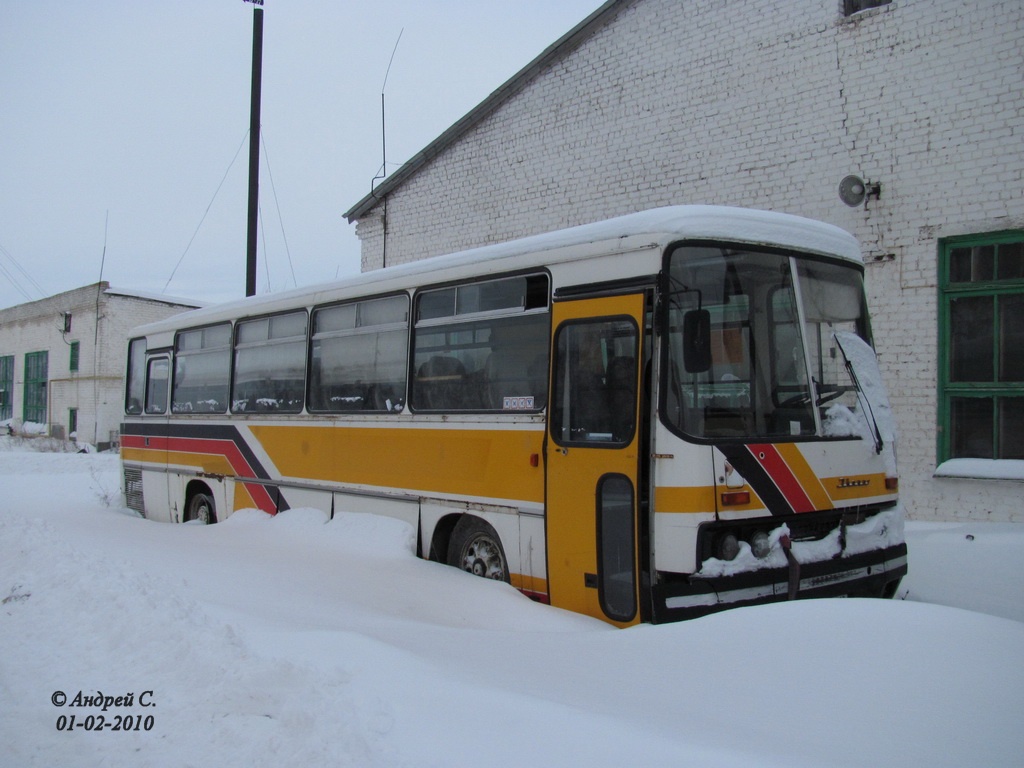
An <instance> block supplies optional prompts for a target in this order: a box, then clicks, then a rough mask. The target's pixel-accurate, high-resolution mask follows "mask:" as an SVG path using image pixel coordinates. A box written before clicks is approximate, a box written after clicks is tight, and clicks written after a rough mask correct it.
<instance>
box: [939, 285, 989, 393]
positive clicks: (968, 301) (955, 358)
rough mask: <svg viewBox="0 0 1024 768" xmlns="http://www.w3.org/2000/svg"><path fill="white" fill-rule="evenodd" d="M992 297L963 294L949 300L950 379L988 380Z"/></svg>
mask: <svg viewBox="0 0 1024 768" xmlns="http://www.w3.org/2000/svg"><path fill="white" fill-rule="evenodd" d="M993 321H994V318H993V300H992V297H991V296H965V297H961V298H954V299H953V300H952V301H951V302H950V313H949V322H950V337H951V338H950V353H949V362H950V377H949V378H950V381H992V380H993V378H994V377H993V369H992V342H993V339H992V334H993V327H992V326H993Z"/></svg>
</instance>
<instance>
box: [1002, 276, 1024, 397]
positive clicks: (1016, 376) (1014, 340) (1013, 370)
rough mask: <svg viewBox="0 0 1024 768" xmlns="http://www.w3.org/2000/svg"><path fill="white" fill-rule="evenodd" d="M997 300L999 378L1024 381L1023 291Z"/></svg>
mask: <svg viewBox="0 0 1024 768" xmlns="http://www.w3.org/2000/svg"><path fill="white" fill-rule="evenodd" d="M998 301H999V380H1000V381H1024V293H1021V294H1017V295H1015V296H1000V297H999V299H998Z"/></svg>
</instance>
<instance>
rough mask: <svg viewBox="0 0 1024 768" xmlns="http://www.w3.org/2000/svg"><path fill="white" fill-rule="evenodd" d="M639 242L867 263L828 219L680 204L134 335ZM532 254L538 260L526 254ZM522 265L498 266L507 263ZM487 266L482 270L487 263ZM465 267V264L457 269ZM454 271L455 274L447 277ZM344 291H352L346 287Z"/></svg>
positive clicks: (165, 323) (196, 313)
mask: <svg viewBox="0 0 1024 768" xmlns="http://www.w3.org/2000/svg"><path fill="white" fill-rule="evenodd" d="M638 238H639V239H640V240H642V241H644V244H645V245H647V246H657V247H661V248H663V247H664V246H666V245H668V244H669V243H672V242H675V241H678V240H724V241H728V242H734V243H742V244H749V245H771V246H776V247H783V248H791V249H794V250H798V251H805V252H807V253H812V254H817V255H822V256H830V257H832V258H839V259H843V260H847V261H850V262H852V263H855V264H862V263H863V260H862V257H861V252H860V245H859V244H858V242H857V240H856V239H855V238H854V237H853V236H852V235H850V234H849V233H848V232H846V231H844V230H842V229H840V228H839V227H836V226H833V225H831V224H825V223H823V222H820V221H815V220H812V219H806V218H803V217H801V216H794V215H791V214H786V213H776V212H772V211H760V210H752V209H747V208H730V207H724V206H711V205H678V206H668V207H664V208H653V209H650V210H647V211H640V212H638V213H631V214H627V215H625V216H619V217H616V218H613V219H607V220H605V221H598V222H594V223H591V224H582V225H580V226H576V227H571V228H568V229H560V230H555V231H553V232H547V233H544V234H540V235H531V236H529V237H524V238H521V239H518V240H510V241H507V242H503V243H496V244H494V245H486V246H482V247H479V248H473V249H470V250H466V251H458V252H455V253H450V254H447V255H443V256H433V257H430V258H426V259H420V260H418V261H413V262H409V263H406V264H401V265H397V266H393V267H386V268H384V269H378V270H373V271H370V272H363V273H361V274H359V275H355V276H352V277H348V278H342V279H339V280H337V281H334V282H332V283H324V284H321V285H313V286H307V287H304V288H297V289H292V290H290V291H282V292H280V293H275V294H272V295H268V296H257V297H249V298H246V299H238V300H235V301H231V302H227V303H224V304H219V305H216V306H210V307H205V308H202V309H197V310H193V311H191V312H185V313H182V314H180V315H176V316H173V317H170V318H167V319H165V320H161V321H158V322H155V323H151V324H149V325H145V326H142V327H140V328H138V329H136V330H135V331H134V332H133V334H132V335H133V336H138V335H144V334H149V333H159V332H162V331H168V330H173V329H176V328H182V327H188V326H197V325H204V324H207V323H213V322H218V321H221V320H224V319H228V318H233V317H245V316H254V315H261V314H269V313H272V312H277V311H282V310H284V309H287V308H289V307H298V306H307V305H312V304H320V303H324V302H326V301H331V300H339V298H344V297H339V296H338V295H337V294H339V292H343V293H346V294H347V293H349V292H350V291H352V292H353V294H352V295H357V294H358V293H365V292H368V291H370V290H373V289H374V288H376V290H380V291H387V290H402V289H407V288H414V287H418V286H419V285H421V284H422V283H423V282H424V280H423V278H424V276H425V275H429V276H430V278H429V280H428V281H427V282H431V283H433V282H438V281H443V280H446V279H458V278H460V277H463V276H465V275H464V274H461V273H463V272H464V271H465V270H466V269H467V268H476V271H478V272H480V274H481V275H482V274H487V273H491V272H498V271H501V270H505V269H509V270H512V269H518V268H531V267H537V266H541V265H554V264H557V263H560V262H564V261H572V260H577V259H579V258H581V257H582V256H583V255H585V254H581V252H580V249H581V248H583V249H584V250H588V249H587V246H595V245H597V246H603V247H598V248H597V249H595V250H597V251H598V252H600V253H601V254H607V253H609V252H610V251H612V250H614V247H615V246H616V244H620V243H621V244H622V246H623V247H624V250H630V249H633V248H636V247H638V245H637V243H638V240H637V239H638ZM531 254H533V255H535V258H532V259H531V258H528V257H529V256H530V255H531ZM517 258H518V259H520V261H519V262H515V263H514V264H513V263H511V262H510V263H509V264H508V265H501V264H498V263H497V262H500V261H503V260H514V259H517ZM485 263H486V264H488V265H489V268H488V269H485V270H479V267H480V266H481V265H482V264H485ZM460 268H461V269H460ZM449 273H450V274H449ZM344 289H347V290H344Z"/></svg>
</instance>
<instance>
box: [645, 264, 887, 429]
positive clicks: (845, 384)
mask: <svg viewBox="0 0 1024 768" xmlns="http://www.w3.org/2000/svg"><path fill="white" fill-rule="evenodd" d="M667 275H668V286H667V291H666V299H667V300H666V312H665V315H664V318H665V321H666V322H667V328H666V329H665V334H664V335H665V338H666V340H667V344H666V348H667V349H666V355H665V360H664V362H665V365H664V369H663V371H662V376H663V380H662V390H663V392H665V393H666V394H665V400H664V413H663V418H664V419H665V421H666V422H667V423H668V425H669V426H670V427H673V428H675V429H676V430H678V431H680V432H682V433H685V434H687V435H690V436H693V437H697V438H709V439H710V438H730V437H733V438H750V437H772V438H780V437H801V436H815V435H827V436H845V435H846V434H849V433H844V432H843V431H842V429H838V430H837V429H836V428H835V427H834V426H833V425H832V424H831V422H833V421H836V419H837V416H839V415H843V414H845V415H849V414H850V413H851V411H852V410H855V409H856V408H857V402H858V398H857V390H856V386H855V383H854V380H853V378H852V377H851V376H850V375H849V373H848V371H847V368H846V364H845V358H844V357H843V355H842V352H841V350H840V349H839V347H838V345H837V343H836V340H835V333H836V332H852V333H856V334H857V335H858V336H860V337H861V338H863V339H864V340H865V341H867V342H868V343H870V333H869V328H868V322H867V312H866V308H865V303H864V289H863V281H862V276H861V273H860V271H859V270H858V269H856V268H855V267H854V266H852V265H851V266H846V265H842V264H839V263H833V262H825V261H820V260H813V259H811V258H808V257H806V256H798V255H796V254H786V253H779V252H776V251H771V252H769V251H759V250H755V249H751V248H749V247H743V246H741V247H735V246H728V245H717V244H716V245H700V246H697V245H686V246H679V247H677V248H675V249H674V250H673V251H672V252H671V253H670V255H669V259H668V269H667ZM695 317H699V318H700V319H701V320H702V322H700V323H696V324H695V323H693V322H692V320H693V319H694V318H695ZM701 325H703V329H702V330H701V331H700V335H701V338H702V339H703V345H705V346H707V347H708V349H706V350H704V352H703V354H694V353H693V349H694V347H693V344H694V341H695V340H694V339H693V338H690V337H692V336H693V335H694V334H695V333H697V331H696V330H695V329H697V328H700V327H701ZM699 344H700V342H699V340H698V345H699ZM687 345H689V347H688V346H687ZM835 406H841V407H840V408H836V407H835Z"/></svg>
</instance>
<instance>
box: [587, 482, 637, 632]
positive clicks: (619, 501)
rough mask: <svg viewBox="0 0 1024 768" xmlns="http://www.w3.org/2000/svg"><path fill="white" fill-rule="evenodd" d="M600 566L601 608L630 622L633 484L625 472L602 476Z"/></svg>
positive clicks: (633, 609) (633, 582)
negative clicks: (623, 473)
mask: <svg viewBox="0 0 1024 768" xmlns="http://www.w3.org/2000/svg"><path fill="white" fill-rule="evenodd" d="M598 515H599V517H598V531H597V533H598V541H599V542H600V547H601V561H600V565H599V569H598V575H599V579H600V581H599V584H600V597H601V608H602V609H603V610H604V612H605V614H607V615H608V616H609V617H610V618H612V619H616V620H618V621H629V620H630V619H632V618H633V616H634V615H635V614H636V579H635V576H634V573H635V571H634V568H633V560H634V557H635V555H634V552H635V545H634V537H633V484H632V483H631V482H630V481H629V479H628V478H627V477H625V476H624V475H610V476H607V477H605V478H602V480H601V483H600V485H599V487H598Z"/></svg>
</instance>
